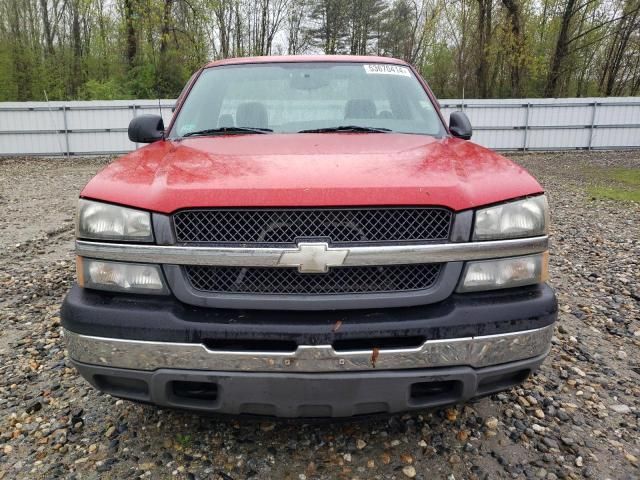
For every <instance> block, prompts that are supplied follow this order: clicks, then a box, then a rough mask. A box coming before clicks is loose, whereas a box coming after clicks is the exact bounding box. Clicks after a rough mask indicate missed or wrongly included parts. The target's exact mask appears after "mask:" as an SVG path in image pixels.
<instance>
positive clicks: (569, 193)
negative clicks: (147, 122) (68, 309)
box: [0, 152, 640, 480]
mask: <svg viewBox="0 0 640 480" xmlns="http://www.w3.org/2000/svg"><path fill="white" fill-rule="evenodd" d="M514 159H515V160H516V161H518V162H520V163H522V164H523V165H525V166H526V167H527V168H529V169H530V171H531V172H532V173H534V174H535V175H536V176H537V177H538V178H539V179H540V181H541V182H542V183H543V184H544V186H545V188H546V189H547V191H548V193H549V197H550V203H551V206H552V212H553V226H552V237H553V243H552V256H551V276H552V284H553V286H554V287H555V288H556V289H557V291H558V297H559V300H560V305H561V307H560V308H561V313H560V322H559V324H558V327H557V330H556V336H555V338H554V341H553V348H552V351H551V355H550V357H549V358H548V359H547V361H546V362H545V364H544V365H543V367H542V369H541V371H540V372H539V373H538V374H537V375H535V376H534V377H533V378H531V379H529V380H528V381H527V382H526V383H525V384H524V385H523V386H522V387H521V388H516V389H513V390H511V391H509V392H505V393H501V394H498V395H494V396H492V397H490V398H484V399H481V400H478V401H475V402H472V403H469V404H466V405H460V406H456V407H452V408H448V409H443V410H438V411H432V412H422V413H414V414H408V415H402V416H393V417H378V418H373V419H368V420H359V421H341V422H333V423H329V422H313V423H302V422H272V421H256V420H247V419H237V418H222V419H221V418H211V417H203V416H198V415H195V414H191V413H183V412H175V411H162V410H158V409H156V408H154V407H149V406H142V405H137V404H132V403H129V402H125V401H122V400H117V399H115V398H112V397H110V396H108V395H101V394H99V393H98V392H96V391H94V390H93V389H92V388H90V387H89V386H88V384H86V383H85V382H84V381H83V380H82V379H81V378H80V377H78V375H77V374H76V373H75V371H74V370H73V369H72V368H70V367H69V364H68V362H67V360H66V358H65V351H64V346H63V341H62V337H61V329H60V318H59V305H60V302H61V301H62V298H63V296H64V294H65V292H66V291H67V289H68V288H69V285H70V284H71V282H72V281H73V277H74V266H73V265H74V257H73V252H72V247H73V244H72V235H73V216H74V209H75V201H76V197H77V194H78V192H79V190H80V189H81V187H82V186H83V185H84V183H85V182H86V181H87V180H88V179H89V178H90V177H91V176H92V175H93V174H94V172H96V171H97V170H98V169H99V168H100V167H102V166H103V165H104V164H105V163H106V162H107V161H108V159H95V158H93V159H81V158H76V159H71V160H63V159H49V160H45V159H5V160H0V206H1V208H2V211H3V215H2V217H0V324H1V329H0V412H1V415H0V478H5V479H6V478H12V479H13V478H24V479H27V478H28V479H33V478H58V477H64V478H78V479H80V478H89V479H91V478H116V479H121V478H180V479H182V478H188V479H192V478H216V479H217V478H219V479H223V480H229V479H244V478H260V479H263V478H278V479H279V478H287V479H305V478H307V479H312V478H348V479H352V478H360V479H365V478H397V479H402V478H412V477H415V478H424V479H431V478H443V479H462V478H469V479H475V478H491V479H493V478H514V479H520V478H539V479H544V478H546V479H556V478H594V479H606V478H611V479H631V478H640V463H639V462H640V460H639V459H640V431H639V430H640V429H639V425H640V363H639V359H640V356H639V353H640V285H639V283H640V282H639V280H640V278H639V277H640V273H639V272H640V270H639V265H638V262H639V258H640V228H638V225H640V205H638V204H632V203H620V202H613V201H603V200H594V199H591V198H589V195H588V194H587V193H586V187H588V186H589V185H590V184H591V183H592V182H593V181H594V179H596V180H597V178H598V174H597V172H598V169H600V168H606V167H608V166H611V165H615V166H628V167H633V168H640V152H630V153H598V154H596V153H594V154H577V153H570V154H544V155H542V154H537V155H517V156H514Z"/></svg>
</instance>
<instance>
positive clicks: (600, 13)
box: [0, 0, 640, 101]
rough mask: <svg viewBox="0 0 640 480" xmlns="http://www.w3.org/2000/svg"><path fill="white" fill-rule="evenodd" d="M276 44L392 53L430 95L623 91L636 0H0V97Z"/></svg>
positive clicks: (261, 51)
mask: <svg viewBox="0 0 640 480" xmlns="http://www.w3.org/2000/svg"><path fill="white" fill-rule="evenodd" d="M570 5H575V8H574V10H572V11H571V9H567V6H570ZM563 17H565V18H567V19H568V21H567V22H563ZM563 25H564V27H563ZM563 35H564V37H565V41H564V42H565V44H564V49H563V48H560V49H559V48H558V47H559V46H562V41H561V39H562V38H563ZM287 51H290V52H295V53H297V54H300V53H322V52H323V53H339V54H343V53H346V54H348V53H351V54H360V55H363V54H375V55H383V56H393V57H398V58H402V59H404V60H406V61H408V62H410V63H412V64H413V65H415V66H416V67H417V68H418V70H419V71H420V72H421V73H422V74H423V75H424V76H425V78H426V79H427V80H428V81H429V83H430V84H431V86H432V88H433V90H434V92H435V93H436V94H437V95H438V96H440V97H449V98H452V97H458V98H459V97H461V96H462V95H463V93H464V96H465V97H466V98H474V97H479V96H486V97H509V96H522V97H525V96H530V97H538V96H543V95H544V94H545V92H547V93H549V92H552V94H554V95H561V96H592V95H593V96H596V95H632V96H633V95H639V94H640V0H589V1H587V2H585V1H579V0H563V1H560V2H558V0H535V1H534V0H493V1H491V0H481V1H480V0H353V1H346V0H268V1H267V0H261V1H256V2H251V1H245V0H242V1H241V0H189V1H188V2H185V1H182V0H112V1H110V2H105V1H104V0H64V1H61V0H0V101H24V100H43V99H44V98H45V97H48V98H49V99H50V100H70V99H113V98H157V97H164V98H167V97H175V96H177V95H178V94H179V92H180V91H181V90H182V87H183V86H184V83H185V82H186V81H187V79H188V78H189V77H190V75H191V74H192V73H193V72H194V71H195V70H196V69H197V68H199V67H200V66H201V65H202V64H204V63H205V62H206V61H208V60H209V59H210V58H224V57H229V56H243V55H249V54H252V55H268V54H273V53H280V52H287ZM557 52H560V54H561V55H557ZM554 59H555V60H557V61H555V62H554ZM553 65H555V66H553ZM552 66H553V68H552ZM554 72H555V73H554ZM552 80H553V81H552Z"/></svg>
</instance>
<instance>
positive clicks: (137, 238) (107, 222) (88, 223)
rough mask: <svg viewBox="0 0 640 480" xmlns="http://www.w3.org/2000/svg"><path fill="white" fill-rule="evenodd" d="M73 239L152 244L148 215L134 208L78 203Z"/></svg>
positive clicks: (99, 203) (89, 202) (84, 201)
mask: <svg viewBox="0 0 640 480" xmlns="http://www.w3.org/2000/svg"><path fill="white" fill-rule="evenodd" d="M76 236H77V237H78V238H90V239H94V240H129V241H134V242H151V241H153V233H152V231H151V215H149V212H143V211H141V210H134V209H133V208H125V207H119V206H117V205H110V204H108V203H101V202H93V201H91V200H84V199H80V202H79V205H78V224H77V229H76Z"/></svg>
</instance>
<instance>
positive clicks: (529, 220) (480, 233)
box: [473, 195, 549, 240]
mask: <svg viewBox="0 0 640 480" xmlns="http://www.w3.org/2000/svg"><path fill="white" fill-rule="evenodd" d="M548 225H549V206H548V204H547V197H546V196H544V195H538V196H537V197H531V198H525V199H524V200H517V201H515V202H508V203H503V204H502V205H496V206H495V207H489V208H483V209H482V210H478V211H477V212H476V222H475V227H474V229H473V239H474V240H496V239H502V238H521V237H535V236H537V235H544V234H546V233H547V231H548Z"/></svg>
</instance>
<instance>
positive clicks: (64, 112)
mask: <svg viewBox="0 0 640 480" xmlns="http://www.w3.org/2000/svg"><path fill="white" fill-rule="evenodd" d="M68 108H69V107H68V106H66V105H65V106H63V107H62V118H63V120H64V142H65V146H66V148H67V158H69V157H70V156H71V152H70V151H69V150H70V149H69V127H68V123H67V109H68Z"/></svg>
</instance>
